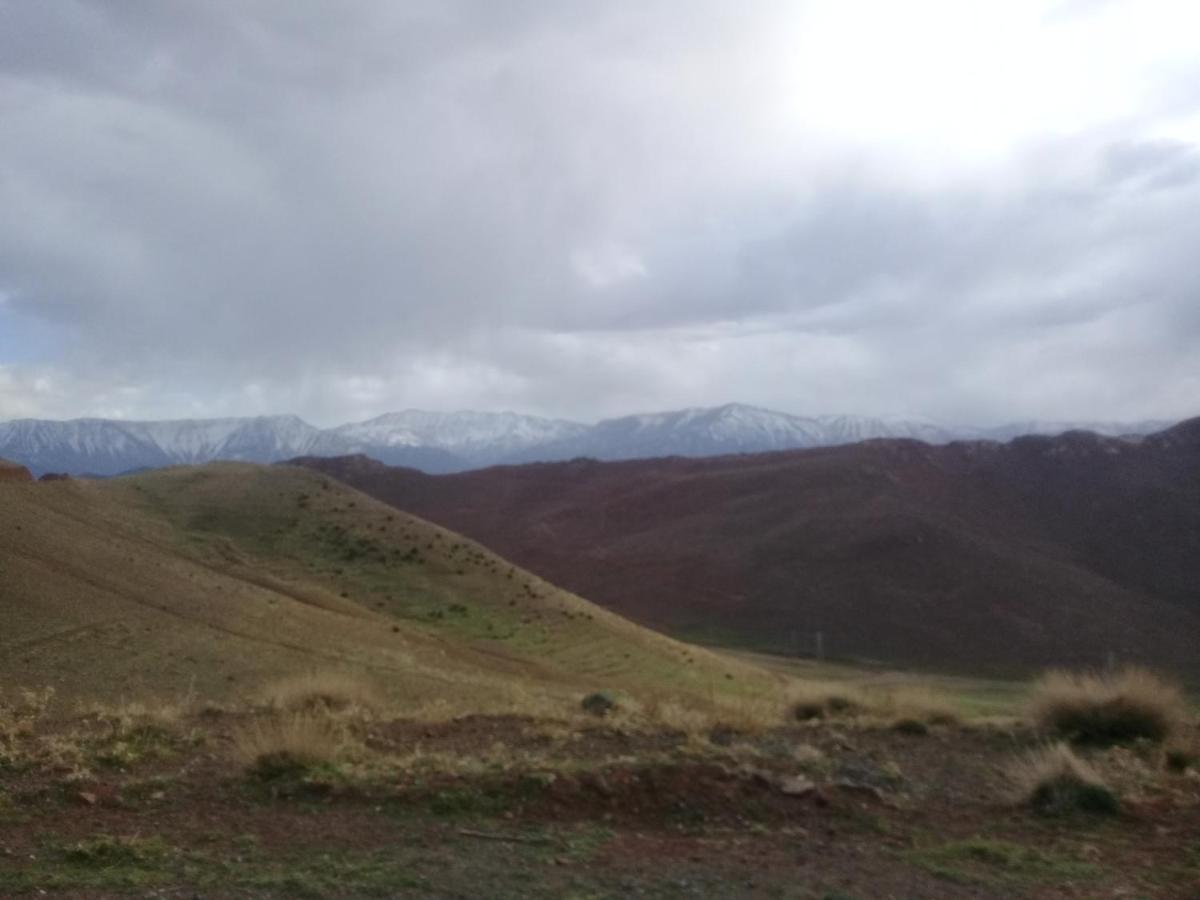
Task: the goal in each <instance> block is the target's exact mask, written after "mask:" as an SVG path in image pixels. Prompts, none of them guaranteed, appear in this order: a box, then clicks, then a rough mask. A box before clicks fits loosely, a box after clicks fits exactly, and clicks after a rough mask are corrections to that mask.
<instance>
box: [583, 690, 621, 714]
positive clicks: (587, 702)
mask: <svg viewBox="0 0 1200 900" xmlns="http://www.w3.org/2000/svg"><path fill="white" fill-rule="evenodd" d="M579 706H580V707H581V708H582V709H583V711H584V712H586V713H591V714H592V715H593V716H598V717H601V718H603V717H604V716H607V715H608V714H609V713H611V712H612V711H613V710H615V709H616V708H617V701H616V698H615V697H613V695H612V694H610V693H608V692H607V691H597V692H596V693H594V694H588V695H587V696H586V697H584V698H583V700H581V701H580V703H579Z"/></svg>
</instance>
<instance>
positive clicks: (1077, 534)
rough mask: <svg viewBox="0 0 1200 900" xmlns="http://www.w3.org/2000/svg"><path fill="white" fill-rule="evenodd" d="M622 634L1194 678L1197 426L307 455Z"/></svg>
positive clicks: (1199, 660)
mask: <svg viewBox="0 0 1200 900" xmlns="http://www.w3.org/2000/svg"><path fill="white" fill-rule="evenodd" d="M306 464H307V465H309V466H312V467H314V468H319V469H321V470H322V471H324V472H326V473H329V474H332V475H334V476H336V477H338V478H340V479H342V480H345V481H347V482H349V483H350V484H352V485H354V486H355V487H358V488H359V489H360V490H363V491H365V492H367V493H370V494H372V495H373V496H375V497H377V498H379V499H382V500H385V501H387V502H388V503H391V504H393V505H395V506H398V507H400V508H403V509H405V510H408V511H410V512H413V513H416V514H418V515H421V516H424V517H426V518H429V519H431V520H433V521H435V522H438V523H439V524H442V525H445V526H447V527H449V528H453V529H455V530H457V531H461V532H462V533H464V534H467V535H470V536H471V537H473V538H475V539H477V540H479V541H481V542H483V543H484V544H486V545H488V546H490V547H492V548H493V549H495V550H496V551H497V552H500V553H502V554H504V555H505V556H507V557H509V558H511V559H513V560H515V561H516V562H518V563H519V564H521V565H524V566H526V567H528V568H530V569H531V570H533V571H535V572H537V573H538V574H540V575H542V576H543V577H546V578H548V579H549V580H551V581H553V582H555V583H557V584H561V585H563V586H565V587H566V588H568V589H570V590H573V591H576V592H578V593H580V594H582V595H583V596H586V597H589V598H591V599H593V600H595V601H596V602H599V603H601V604H604V605H606V606H608V607H610V608H612V609H614V610H617V611H619V612H621V613H623V614H625V615H628V616H630V617H632V618H635V619H637V620H639V621H642V622H645V623H649V624H652V625H655V626H657V627H662V628H666V629H669V630H672V631H674V632H676V633H680V634H687V635H691V636H694V637H705V636H708V637H711V638H712V639H714V640H721V641H727V642H734V643H741V644H745V645H750V646H756V647H763V648H770V649H775V650H780V651H797V652H811V651H812V649H813V648H814V646H815V643H816V633H817V632H822V634H823V641H824V647H825V650H826V651H827V652H828V653H831V654H833V655H838V656H853V657H863V658H873V659H881V660H888V661H892V662H901V663H909V664H919V665H931V666H944V667H953V668H962V669H976V670H991V671H1014V670H1022V669H1028V668H1031V667H1035V666H1042V665H1047V664H1055V663H1064V664H1102V663H1104V662H1105V661H1106V660H1108V659H1109V658H1110V656H1111V657H1112V658H1115V659H1117V660H1143V661H1148V662H1153V663H1157V664H1160V665H1164V666H1168V667H1170V668H1173V669H1175V670H1177V671H1179V672H1181V673H1183V674H1186V675H1187V676H1189V677H1198V676H1200V650H1198V649H1197V648H1200V420H1193V421H1190V422H1186V423H1183V424H1181V425H1179V426H1176V427H1175V428H1173V429H1170V430H1169V431H1166V432H1163V433H1161V434H1159V435H1155V436H1152V437H1150V438H1147V439H1144V440H1142V441H1140V442H1136V443H1135V442H1130V441H1122V440H1113V439H1105V438H1100V437H1097V436H1095V435H1091V434H1083V433H1073V434H1067V435H1063V436H1061V437H1057V438H1032V437H1031V438H1021V439H1018V440H1016V441H1013V442H1011V443H1009V444H996V443H959V444H952V445H949V446H945V447H932V446H928V445H925V444H921V443H918V442H914V441H872V442H867V443H864V444H858V445H852V446H845V447H836V448H824V449H817V450H810V451H795V452H785V453H773V454H763V455H755V456H730V457H720V458H715V459H700V460H694V459H659V460H640V461H633V462H622V463H597V462H592V461H573V462H569V463H557V464H541V465H530V466H518V467H501V468H494V469H487V470H482V471H476V472H468V473H463V474H459V475H451V476H440V477H432V476H426V475H422V474H421V473H418V472H414V471H412V470H403V469H389V468H388V467H385V466H382V465H380V464H377V463H374V462H372V461H370V460H365V459H362V458H346V459H341V460H308V461H306Z"/></svg>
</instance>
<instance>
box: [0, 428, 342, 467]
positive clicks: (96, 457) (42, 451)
mask: <svg viewBox="0 0 1200 900" xmlns="http://www.w3.org/2000/svg"><path fill="white" fill-rule="evenodd" d="M320 433H321V432H320V430H319V429H317V428H314V427H313V426H312V425H309V424H308V423H307V422H304V421H303V420H301V419H298V418H297V417H295V416H262V417H258V418H253V419H184V420H180V421H175V422H125V421H119V420H113V419H74V420H71V421H69V422H52V421H45V420H40V419H17V420H16V421H13V422H3V423H0V455H3V456H7V457H9V458H11V459H14V460H18V461H20V462H21V463H23V464H24V465H27V466H28V467H29V468H30V469H31V470H32V471H33V472H35V473H42V472H72V473H77V474H78V473H90V474H95V475H116V474H119V473H120V472H127V471H129V470H130V469H142V468H155V467H159V466H170V465H178V464H182V463H200V462H209V461H211V460H214V459H232V460H244V461H248V462H273V461H275V460H280V459H291V458H292V457H295V456H300V455H303V454H305V453H307V452H308V451H309V449H310V448H311V446H312V443H313V441H314V440H315V439H316V437H317V436H318V435H319V434H320Z"/></svg>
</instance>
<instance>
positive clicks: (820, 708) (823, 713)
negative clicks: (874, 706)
mask: <svg viewBox="0 0 1200 900" xmlns="http://www.w3.org/2000/svg"><path fill="white" fill-rule="evenodd" d="M863 710H864V703H863V701H862V700H861V699H860V698H859V697H857V696H851V694H850V692H849V691H843V690H839V689H837V688H829V689H817V690H801V691H800V692H799V693H798V694H796V697H795V699H794V700H793V702H792V705H791V711H792V718H793V719H795V720H796V721H798V722H808V721H811V720H813V719H825V718H834V717H838V716H855V715H858V714H859V713H861V712H863Z"/></svg>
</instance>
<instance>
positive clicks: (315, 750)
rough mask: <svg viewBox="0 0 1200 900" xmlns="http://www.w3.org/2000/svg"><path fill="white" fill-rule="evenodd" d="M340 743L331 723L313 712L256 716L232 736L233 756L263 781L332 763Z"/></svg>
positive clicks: (302, 773) (337, 732) (290, 776)
mask: <svg viewBox="0 0 1200 900" xmlns="http://www.w3.org/2000/svg"><path fill="white" fill-rule="evenodd" d="M343 744H344V740H343V737H342V735H341V734H340V733H339V731H338V729H337V728H336V727H335V725H334V723H332V722H330V721H329V719H328V718H327V717H322V716H317V715H313V714H312V713H291V714H287V715H275V716H271V717H269V718H266V719H255V720H254V721H252V722H250V723H248V724H246V725H244V726H243V727H242V728H241V729H239V730H238V731H237V733H236V734H235V735H234V753H235V756H236V758H237V759H238V761H239V762H240V763H241V764H242V765H243V766H245V768H246V770H247V771H248V772H249V773H250V774H251V775H253V776H254V777H256V778H260V779H262V780H264V781H272V780H276V779H280V778H298V777H301V776H303V775H304V774H306V773H307V772H309V771H311V770H312V769H314V768H317V767H319V766H323V765H329V764H332V763H333V762H334V761H335V760H336V759H337V757H338V754H339V753H340V752H341V750H342V747H343Z"/></svg>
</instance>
